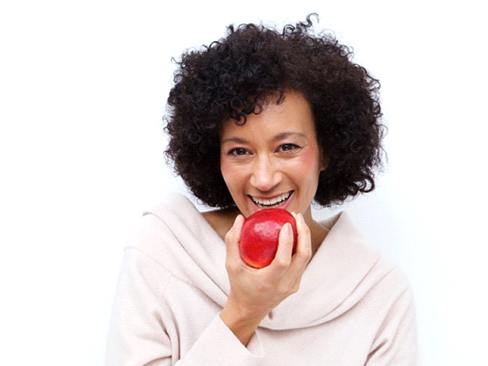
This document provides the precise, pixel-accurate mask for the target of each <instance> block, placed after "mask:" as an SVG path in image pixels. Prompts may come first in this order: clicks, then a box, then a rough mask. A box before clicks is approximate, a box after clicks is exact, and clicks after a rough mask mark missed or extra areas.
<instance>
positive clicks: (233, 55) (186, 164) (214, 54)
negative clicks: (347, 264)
mask: <svg viewBox="0 0 488 366" xmlns="http://www.w3.org/2000/svg"><path fill="white" fill-rule="evenodd" d="M312 15H316V16H317V17H318V15H317V14H316V13H312V14H309V15H308V16H307V17H306V23H305V22H298V23H297V24H296V25H295V26H293V25H291V24H287V25H285V26H284V27H283V30H282V32H279V31H277V30H275V29H270V28H267V27H264V26H263V25H255V24H253V23H249V24H240V25H239V26H238V27H237V29H235V28H234V26H233V25H229V26H227V31H228V32H227V33H228V34H227V35H226V37H225V38H222V39H220V40H219V41H214V42H212V43H210V45H209V46H205V45H203V48H204V49H202V50H197V51H194V50H193V51H187V52H184V53H183V54H182V56H181V61H179V62H177V61H176V60H174V59H172V60H173V61H175V62H176V64H177V65H178V68H177V70H176V71H175V73H174V82H175V85H174V87H173V88H172V89H171V90H170V93H169V97H168V101H167V102H168V115H167V116H166V117H165V119H166V120H167V125H166V127H165V128H164V131H165V132H166V133H167V134H168V135H169V137H170V139H169V144H168V148H167V150H166V151H165V152H164V154H165V159H166V163H167V164H168V165H169V163H170V162H169V161H168V159H169V160H172V161H173V162H174V168H173V171H174V172H175V173H176V174H177V175H179V176H181V178H182V179H183V181H184V182H185V184H186V185H187V186H188V187H189V189H190V190H191V192H192V193H193V194H194V195H195V197H197V198H198V199H200V200H201V201H202V202H203V203H205V204H207V205H208V206H210V207H219V208H230V207H235V203H234V201H233V199H232V196H231V194H230V192H229V191H228V189H227V186H226V184H225V181H224V179H223V177H222V174H221V172H220V155H219V154H220V140H219V136H220V130H221V127H222V124H223V122H224V121H227V120H229V119H232V120H234V122H235V123H237V124H244V123H246V116H247V115H249V114H250V113H256V114H257V113H260V110H262V106H263V103H264V102H265V101H266V100H267V99H268V97H270V96H271V95H276V94H277V95H279V97H278V103H279V102H280V100H282V97H283V94H284V93H285V91H286V90H294V91H298V92H300V93H302V95H303V96H304V97H305V98H306V100H307V101H308V102H309V103H310V105H311V108H312V113H313V118H314V123H315V127H316V132H317V140H318V143H319V146H321V147H322V148H323V151H324V152H323V153H324V155H325V156H323V157H322V158H324V159H325V161H327V162H328V166H327V169H325V170H324V171H322V172H321V174H320V177H319V183H318V188H317V192H316V194H315V197H314V200H315V201H316V202H317V203H318V204H319V205H321V206H324V207H326V206H331V205H333V204H340V203H342V202H343V201H345V200H346V199H347V198H348V197H354V196H356V195H357V194H358V192H362V193H363V192H371V191H372V190H374V188H375V184H374V169H375V168H382V155H381V151H383V148H382V146H381V141H382V138H383V135H384V131H383V128H385V126H384V125H382V124H381V123H380V119H381V116H382V113H381V108H380V104H379V94H378V91H379V88H380V83H379V81H378V80H377V79H374V78H373V77H372V76H370V75H369V74H368V72H367V70H366V69H365V68H363V67H362V66H360V65H358V64H355V63H353V62H352V61H350V58H351V57H352V55H353V52H352V50H351V49H350V48H349V47H347V46H345V45H342V44H339V42H338V41H337V40H336V38H335V37H334V36H333V35H330V34H325V33H320V34H318V35H315V34H313V32H312V31H311V29H310V28H311V27H312V22H311V20H310V18H311V16H312ZM368 183H369V185H368Z"/></svg>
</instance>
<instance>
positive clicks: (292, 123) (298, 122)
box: [221, 92, 315, 141]
mask: <svg viewBox="0 0 488 366" xmlns="http://www.w3.org/2000/svg"><path fill="white" fill-rule="evenodd" d="M276 100H277V99H276V98H270V99H269V100H267V102H266V103H264V104H263V108H262V110H261V112H260V113H259V114H254V113H251V114H249V115H248V116H247V120H246V123H245V124H244V125H238V124H237V123H235V121H234V120H228V121H225V122H224V123H223V125H222V130H221V141H223V140H224V139H225V138H228V137H237V136H246V135H249V136H250V137H253V138H265V137H266V136H276V135H277V134H279V133H282V132H284V131H288V132H298V133H302V134H305V135H307V134H314V130H315V128H314V122H313V115H312V110H311V106H310V103H309V102H308V101H307V100H306V99H305V98H304V97H303V95H302V94H301V93H298V92H286V93H285V94H284V99H283V101H282V103H280V104H277V103H276Z"/></svg>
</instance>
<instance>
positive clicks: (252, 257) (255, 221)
mask: <svg viewBox="0 0 488 366" xmlns="http://www.w3.org/2000/svg"><path fill="white" fill-rule="evenodd" d="M287 222H289V223H290V224H291V227H292V231H293V250H292V255H293V254H295V252H296V245H297V240H298V232H297V227H296V221H295V218H294V217H293V215H292V214H291V213H290V212H288V211H287V210H284V209H281V208H266V209H262V210H259V211H257V212H255V213H253V214H252V215H251V216H249V217H247V218H246V220H245V221H244V224H243V225H242V230H241V239H240V241H239V250H240V254H241V258H242V260H243V261H244V262H245V263H246V264H247V265H248V266H250V267H253V268H258V269H259V268H263V267H266V266H268V265H269V264H270V263H271V262H272V261H273V259H274V257H275V256H276V252H277V250H278V245H279V237H280V230H281V228H282V227H283V225H285V224H286V223H287Z"/></svg>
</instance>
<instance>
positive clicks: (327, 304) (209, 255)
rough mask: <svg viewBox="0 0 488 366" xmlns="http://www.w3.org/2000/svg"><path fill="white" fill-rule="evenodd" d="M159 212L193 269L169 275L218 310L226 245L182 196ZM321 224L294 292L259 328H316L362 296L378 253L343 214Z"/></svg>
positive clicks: (225, 289) (225, 286)
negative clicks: (315, 247) (320, 232)
mask: <svg viewBox="0 0 488 366" xmlns="http://www.w3.org/2000/svg"><path fill="white" fill-rule="evenodd" d="M160 209H161V208H160ZM164 210H165V212H164V214H161V215H158V216H159V217H160V218H161V219H162V220H163V221H165V222H166V223H167V224H168V227H169V228H170V229H171V232H172V233H173V234H174V236H175V238H176V239H177V241H178V242H179V244H180V245H181V247H183V249H184V250H183V251H181V252H180V253H185V255H188V256H189V257H191V258H188V259H191V262H192V263H194V264H196V266H191V267H190V266H186V267H185V268H178V265H179V264H178V263H171V264H169V265H170V266H171V267H172V268H170V270H172V269H173V270H172V272H173V273H174V274H175V273H176V276H177V277H183V276H184V277H185V278H183V280H184V281H187V282H190V283H191V284H192V285H193V286H196V287H198V288H199V290H201V291H203V292H204V293H205V294H206V295H207V296H209V297H210V298H212V299H213V301H215V302H216V303H218V304H219V305H220V306H221V307H223V306H224V305H225V303H226V301H227V297H228V294H229V293H230V284H229V280H228V277H227V271H226V270H225V257H226V249H225V243H224V242H223V240H222V239H221V238H220V236H219V235H218V234H217V233H216V232H215V231H214V230H213V228H212V227H211V226H210V225H209V223H208V222H207V221H206V220H205V218H204V217H203V216H202V214H201V213H200V212H199V211H198V209H197V208H196V207H195V205H194V204H193V203H192V202H191V201H190V200H189V199H188V198H187V197H185V196H183V195H181V194H174V193H173V195H172V198H171V200H170V202H168V203H167V204H166V205H165V207H164ZM153 211H157V210H153ZM156 214H157V213H156ZM320 223H321V224H322V225H324V226H325V227H327V228H328V229H329V233H328V234H327V236H326V237H325V239H324V241H323V242H322V244H321V245H320V247H319V248H318V250H317V252H316V253H315V255H314V256H313V258H312V260H311V261H310V263H309V264H308V266H307V268H306V269H305V272H304V273H303V276H302V279H301V282H300V289H299V291H298V292H297V293H295V294H293V295H291V296H289V297H287V298H286V299H285V300H283V301H282V302H281V303H280V304H279V305H278V306H276V307H275V308H274V309H273V310H272V311H271V312H270V313H269V314H268V315H267V316H266V317H265V318H264V319H263V320H262V322H261V324H260V327H262V328H268V329H274V330H283V329H296V328H304V327H308V326H314V325H317V324H321V323H324V322H327V321H330V320H332V319H334V318H336V317H338V316H340V315H341V314H343V313H344V312H345V311H347V310H348V309H350V308H351V307H352V306H354V305H355V304H356V303H357V302H359V301H360V300H361V299H362V297H363V296H364V294H365V293H366V292H367V288H368V286H369V285H368V283H371V281H369V280H368V273H370V271H371V269H372V268H373V266H374V265H375V264H376V263H377V261H378V260H379V255H378V253H377V252H375V251H374V250H372V249H371V248H370V247H368V246H367V243H366V241H365V239H364V237H363V236H362V235H361V233H360V232H359V230H358V229H357V228H356V227H355V225H354V224H353V222H352V220H351V217H350V215H349V214H348V213H347V212H345V211H340V212H339V213H336V214H335V215H333V216H332V217H329V218H328V219H325V220H322V221H320ZM188 229H189V230H190V231H191V233H190V234H191V237H189V236H188ZM180 255H181V254H180ZM175 258H178V257H175ZM173 262H174V261H173ZM184 262H187V261H186V259H182V260H181V263H184ZM181 267H183V265H182V266H181ZM193 267H194V268H193ZM362 284H363V285H362Z"/></svg>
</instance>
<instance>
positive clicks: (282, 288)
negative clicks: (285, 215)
mask: <svg viewBox="0 0 488 366" xmlns="http://www.w3.org/2000/svg"><path fill="white" fill-rule="evenodd" d="M292 214H293V216H294V217H295V220H296V223H297V231H298V243H297V249H296V252H295V254H294V255H293V257H292V249H293V236H292V232H291V230H292V229H291V225H290V224H286V225H283V227H282V229H281V231H280V236H279V245H278V249H277V252H276V256H275V258H274V259H273V261H272V262H271V263H270V264H269V265H268V266H266V267H264V268H260V269H256V268H252V267H250V266H248V265H247V264H246V263H244V262H243V261H242V259H241V256H240V251H239V240H240V236H241V229H242V225H243V223H244V217H243V216H242V215H241V214H239V215H238V216H237V217H236V219H235V221H234V224H233V226H232V228H231V229H230V230H229V231H228V232H227V234H226V235H225V245H226V250H227V257H226V262H225V268H226V270H227V273H228V276H229V282H230V287H231V289H230V294H229V298H228V304H229V303H230V304H232V306H234V307H236V309H238V311H239V313H240V314H241V315H244V316H246V317H250V318H258V319H262V318H264V317H265V316H266V315H267V314H268V313H269V312H270V311H271V310H272V309H273V308H275V307H276V306H277V305H278V304H279V303H280V302H282V301H283V300H284V299H285V298H287V297H288V296H290V295H291V294H294V293H296V292H297V291H298V289H299V287H300V281H301V278H302V275H303V272H304V271H305V268H306V266H307V264H308V262H309V261H310V259H311V257H312V244H311V237H310V228H309V227H308V225H307V224H306V223H305V220H304V218H303V216H302V215H301V214H300V213H299V214H294V213H292ZM286 226H288V229H289V231H286V229H285V227H286Z"/></svg>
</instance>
